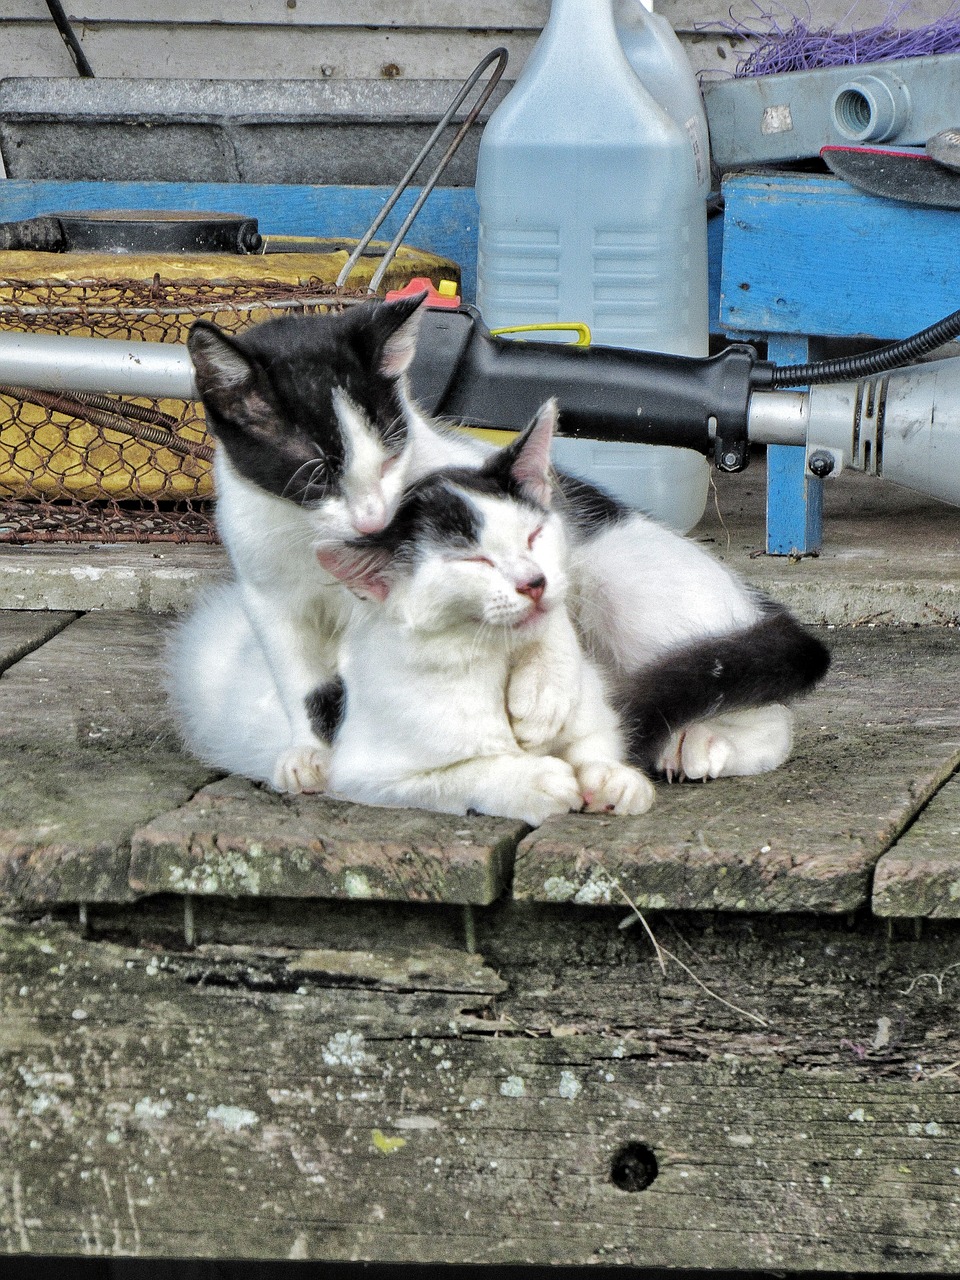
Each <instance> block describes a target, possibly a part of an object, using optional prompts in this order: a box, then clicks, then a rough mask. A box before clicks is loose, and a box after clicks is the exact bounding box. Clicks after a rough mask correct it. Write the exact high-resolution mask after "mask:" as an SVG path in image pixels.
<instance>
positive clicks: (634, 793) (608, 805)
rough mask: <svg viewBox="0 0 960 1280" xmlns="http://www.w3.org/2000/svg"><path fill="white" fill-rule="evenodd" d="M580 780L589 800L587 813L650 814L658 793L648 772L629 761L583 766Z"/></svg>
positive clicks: (578, 778)
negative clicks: (643, 771) (649, 810)
mask: <svg viewBox="0 0 960 1280" xmlns="http://www.w3.org/2000/svg"><path fill="white" fill-rule="evenodd" d="M577 781H578V782H579V784H580V791H581V793H582V795H583V796H584V798H585V800H586V802H587V804H586V809H587V813H616V814H620V815H621V816H626V815H629V814H637V813H646V812H647V810H648V809H649V808H650V806H651V805H652V804H653V800H654V796H655V794H656V793H655V791H654V789H653V783H652V782H651V781H650V779H649V778H648V777H647V775H646V774H645V773H641V772H640V770H639V769H634V768H633V767H632V766H631V765H628V764H610V763H608V762H599V763H596V764H585V765H581V766H580V768H579V769H578V770H577Z"/></svg>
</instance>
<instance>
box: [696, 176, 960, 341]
mask: <svg viewBox="0 0 960 1280" xmlns="http://www.w3.org/2000/svg"><path fill="white" fill-rule="evenodd" d="M723 193H724V200H725V214H724V239H723V269H722V280H721V298H720V324H721V327H722V329H723V331H724V332H741V333H742V332H747V333H781V334H799V335H803V336H806V335H810V334H817V335H822V336H851V337H852V336H858V335H862V336H866V337H875V338H902V337H905V336H907V335H908V334H911V333H914V332H916V331H917V330H918V329H922V328H924V327H925V326H926V325H928V324H932V323H933V322H934V321H936V320H939V319H940V318H941V317H942V316H945V315H948V314H949V313H950V312H952V311H956V310H957V309H960V253H958V251H957V245H958V243H960V213H956V212H952V211H949V210H944V209H930V208H924V207H921V206H919V205H908V204H903V203H901V202H899V201H895V200H883V199H880V198H879V197H876V196H869V195H866V194H865V193H864V192H861V191H858V190H857V189H856V188H855V187H852V186H850V185H849V184H848V183H846V182H842V181H841V180H840V179H839V178H834V177H827V176H824V177H820V176H813V175H788V176H782V175H767V176H758V175H737V176H734V177H730V178H727V179H726V180H725V181H724V184H723Z"/></svg>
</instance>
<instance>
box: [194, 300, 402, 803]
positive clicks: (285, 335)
mask: <svg viewBox="0 0 960 1280" xmlns="http://www.w3.org/2000/svg"><path fill="white" fill-rule="evenodd" d="M417 303H418V300H417V299H415V300H414V301H413V302H412V303H410V302H408V301H406V300H404V301H403V302H401V303H397V304H394V305H393V306H391V307H390V308H372V307H356V308H354V309H352V310H350V311H347V312H346V313H345V314H344V315H343V316H338V317H337V323H336V324H335V325H324V324H323V323H322V322H320V323H318V324H312V325H311V324H310V323H309V321H308V322H307V324H306V328H305V327H304V322H303V320H301V319H300V318H297V319H290V320H278V321H273V322H272V323H269V324H265V325H260V326H257V327H255V328H253V329H251V330H249V331H247V332H246V333H244V334H243V335H241V336H240V337H238V338H232V337H228V336H227V335H226V334H224V333H222V332H221V331H220V330H219V329H217V328H216V327H215V326H213V325H209V324H205V323H203V322H200V323H198V324H196V325H195V326H194V328H193V330H192V331H191V334H190V340H189V347H190V354H191V357H192V359H193V362H194V367H195V370H196V376H197V382H198V385H199V387H200V389H201V394H202V398H203V402H204V407H205V409H206V416H207V424H208V426H209V428H210V430H211V432H212V433H213V435H214V436H215V437H216V438H217V441H218V444H219V447H218V449H217V451H216V458H215V463H214V476H215V485H216V492H217V526H218V529H219V532H220V536H221V539H222V541H223V543H224V545H225V547H226V549H227V551H228V552H229V555H230V560H231V564H232V567H233V572H234V578H233V581H232V582H230V583H228V584H226V585H225V586H223V587H221V588H220V589H218V590H217V591H215V592H213V593H211V594H209V595H208V596H207V597H206V599H203V600H201V601H199V602H198V604H197V606H196V607H195V608H194V610H193V611H192V613H191V614H190V615H189V616H188V618H187V620H186V622H185V624H184V625H183V626H182V627H181V628H180V629H178V631H177V632H176V633H175V634H174V636H173V639H172V643H171V646H170V655H169V670H170V678H169V683H170V689H171V695H172V699H173V703H174V707H175V709H176V711H177V713H178V719H179V722H180V726H181V730H182V732H183V736H184V740H185V743H186V745H187V746H188V747H189V748H190V750H191V751H192V752H193V753H194V754H195V755H197V756H199V757H200V758H201V759H203V760H206V761H208V762H209V763H210V764H214V765H218V766H219V767H221V768H225V769H230V770H233V771H236V772H239V773H243V774H245V775H246V776H247V777H251V778H257V779H259V780H264V781H269V782H271V783H272V784H273V786H275V787H276V788H277V789H278V790H280V791H290V792H300V791H322V790H323V787H324V784H325V782H326V766H327V758H328V755H329V749H328V746H327V744H326V743H324V742H322V741H321V740H320V739H319V738H318V737H317V736H316V734H315V733H314V731H313V728H312V726H311V724H310V719H309V716H308V715H307V712H306V699H307V697H308V696H309V695H310V693H311V692H312V691H313V690H314V689H316V688H317V686H318V685H320V684H322V683H323V682H324V681H326V680H329V679H331V678H332V676H333V675H334V674H335V672H336V669H337V644H338V637H339V634H340V632H341V631H342V629H343V627H344V625H345V623H346V621H347V619H348V618H349V616H350V612H351V607H352V606H351V600H350V597H349V595H348V594H347V593H346V592H345V591H343V590H342V589H340V587H339V585H338V584H337V582H336V581H335V580H334V579H333V578H331V577H329V576H328V575H327V574H325V573H324V572H323V571H322V570H321V569H320V568H319V566H318V565H317V562H316V559H315V557H314V553H313V548H314V544H315V542H316V540H317V539H318V538H320V537H322V538H326V539H337V538H350V537H354V536H355V535H356V534H357V533H358V532H361V533H364V532H371V531H374V530H376V529H381V528H383V526H384V525H385V524H386V523H387V522H388V520H389V519H390V517H391V515H392V514H393V511H394V510H395V509H396V506H397V503H398V502H399V498H400V493H401V491H402V489H403V486H404V483H405V480H406V463H407V462H408V461H409V458H410V456H411V450H410V448H409V447H408V441H407V425H406V415H405V409H404V406H403V403H402V402H401V400H400V398H399V379H400V377H401V375H402V373H403V371H404V369H405V368H406V366H407V364H408V363H409V361H410V359H411V358H412V356H413V350H414V346H413V342H414V337H415V329H416V324H415V321H414V322H412V323H408V322H409V321H411V316H412V315H413V313H414V312H415V310H416V307H417ZM305 332H306V333H308V334H309V338H310V341H309V345H308V346H306V347H305V346H304V342H303V335H304V333H305ZM331 373H333V376H331ZM236 664H239V667H238V669H237V670H236V671H234V670H231V668H232V667H234V666H236ZM238 678H239V680H241V681H242V684H241V683H238ZM228 690H229V691H230V698H229V699H226V691H228ZM221 695H223V696H221ZM236 698H239V699H240V700H241V703H242V704H243V705H237V704H236ZM273 700H276V701H277V703H278V704H279V706H280V708H281V709H282V713H283V716H284V717H285V718H286V723H287V730H286V732H285V734H284V735H283V738H284V740H283V741H282V742H274V740H271V742H272V745H275V746H276V754H275V758H274V759H273V760H268V759H266V757H265V749H264V747H263V743H262V741H261V736H260V735H259V734H258V733H257V730H256V722H257V718H258V716H259V715H260V714H262V712H263V709H264V706H265V705H266V704H267V703H272V701H273Z"/></svg>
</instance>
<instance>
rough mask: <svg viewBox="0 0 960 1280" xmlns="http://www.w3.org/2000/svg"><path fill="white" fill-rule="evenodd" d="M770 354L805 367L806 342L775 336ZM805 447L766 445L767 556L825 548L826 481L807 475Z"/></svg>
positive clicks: (808, 351)
mask: <svg viewBox="0 0 960 1280" xmlns="http://www.w3.org/2000/svg"><path fill="white" fill-rule="evenodd" d="M767 354H768V356H769V357H770V359H771V360H774V361H776V363H777V364H804V363H806V361H807V360H808V359H809V358H810V344H809V343H808V342H807V341H806V340H805V339H798V338H789V337H779V336H777V335H772V336H771V337H770V339H769V340H768V343H767ZM806 453H807V451H806V449H805V448H804V447H803V446H802V445H793V444H771V445H768V446H767V555H771V556H796V555H809V554H810V553H811V552H814V551H819V550H820V548H821V546H822V545H823V481H822V480H819V479H817V477H816V476H811V475H809V474H808V472H807V458H806Z"/></svg>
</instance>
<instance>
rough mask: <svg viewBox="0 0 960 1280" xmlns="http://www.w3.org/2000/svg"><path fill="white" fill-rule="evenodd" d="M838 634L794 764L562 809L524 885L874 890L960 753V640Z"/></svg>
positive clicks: (541, 894)
mask: <svg viewBox="0 0 960 1280" xmlns="http://www.w3.org/2000/svg"><path fill="white" fill-rule="evenodd" d="M830 642H831V646H832V648H833V651H834V661H833V667H832V670H831V672H830V675H829V676H828V677H827V680H826V681H825V682H824V684H823V685H822V686H821V687H820V688H819V689H818V690H817V691H816V692H815V693H814V694H813V695H812V696H811V697H810V698H808V699H806V700H805V701H804V702H801V703H800V704H799V705H798V707H797V740H796V745H795V749H794V752H793V755H792V757H791V759H790V760H789V761H788V762H787V763H786V765H784V766H783V767H782V768H781V769H778V770H776V771H775V772H774V773H771V774H764V775H761V776H759V777H756V778H728V779H720V780H718V781H716V782H711V783H708V784H698V783H695V784H685V785H683V786H677V785H674V786H673V787H668V786H659V787H658V788H657V800H656V803H655V805H654V807H653V809H652V810H651V811H650V813H648V814H645V815H644V816H643V817H640V818H631V819H616V818H610V819H597V818H592V817H587V816H579V815H575V816H571V817H568V818H553V819H551V820H550V821H549V822H547V823H545V824H544V825H543V826H542V827H540V828H539V829H538V830H537V831H534V832H532V833H531V834H530V835H529V836H527V837H526V839H524V840H523V841H522V842H521V844H520V846H519V849H518V851H517V860H516V867H515V873H514V888H513V892H514V895H515V896H516V897H518V898H521V899H529V900H534V901H560V902H576V903H590V902H617V901H624V898H623V893H624V892H625V893H626V894H629V896H630V897H631V898H632V899H633V900H634V901H635V902H636V903H637V905H638V906H640V907H642V908H651V907H664V908H670V909H680V910H682V909H701V908H706V909H715V910H728V911H775V912H782V911H821V912H843V911H852V910H856V909H857V908H859V907H861V906H862V905H864V904H865V903H866V902H868V901H869V897H870V879H871V875H872V872H873V868H874V866H875V864H876V862H877V860H878V859H879V858H880V856H881V854H883V853H884V851H885V850H886V849H887V848H889V847H890V845H891V844H892V843H893V841H894V840H895V839H896V838H897V836H898V835H899V833H900V832H901V831H902V830H903V828H904V827H905V826H906V825H907V823H908V822H909V821H910V819H911V818H912V817H913V815H914V814H915V813H916V812H917V811H918V810H919V809H920V807H921V806H922V805H923V804H924V803H925V802H926V801H927V800H928V799H929V797H930V796H931V795H932V794H933V793H934V792H935V791H936V789H937V788H938V787H939V786H941V785H942V783H943V782H944V780H945V779H946V778H947V777H949V775H950V773H951V772H952V770H953V769H954V768H955V767H956V765H957V763H958V761H960V706H958V704H957V701H956V693H955V691H956V688H957V687H958V682H960V638H958V636H957V634H956V632H955V631H953V630H952V629H945V628H925V629H923V630H922V631H920V630H914V629H907V628H904V629H901V628H891V627H875V628H864V629H858V630H853V631H831V632H830ZM618 886H619V887H618ZM621 891H622V892H621Z"/></svg>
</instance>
